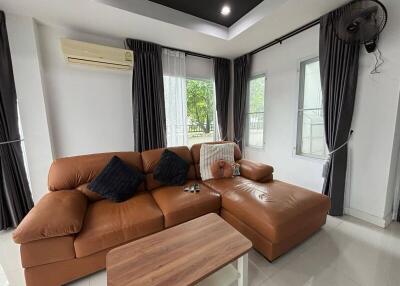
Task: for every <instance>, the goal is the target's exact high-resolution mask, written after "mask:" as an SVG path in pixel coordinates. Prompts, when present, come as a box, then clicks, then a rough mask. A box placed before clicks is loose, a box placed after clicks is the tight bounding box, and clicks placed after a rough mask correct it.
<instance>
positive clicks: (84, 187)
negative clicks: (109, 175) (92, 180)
mask: <svg viewBox="0 0 400 286" xmlns="http://www.w3.org/2000/svg"><path fill="white" fill-rule="evenodd" d="M88 186H89V183H86V184H83V185H80V186H78V187H77V188H76V190H77V191H79V192H81V193H82V194H84V195H85V196H86V197H87V198H88V200H89V201H90V202H97V201H100V200H103V199H104V198H103V197H102V196H100V195H99V194H98V193H95V192H93V191H92V190H90V189H89V187H88Z"/></svg>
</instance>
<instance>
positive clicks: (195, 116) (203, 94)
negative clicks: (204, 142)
mask: <svg viewBox="0 0 400 286" xmlns="http://www.w3.org/2000/svg"><path fill="white" fill-rule="evenodd" d="M186 94H187V115H188V117H189V119H190V121H191V124H194V125H195V126H197V128H198V129H199V130H201V131H202V132H204V133H210V131H211V126H212V124H213V117H214V100H213V84H212V81H211V80H194V79H187V80H186Z"/></svg>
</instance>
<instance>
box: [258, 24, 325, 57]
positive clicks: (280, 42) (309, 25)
mask: <svg viewBox="0 0 400 286" xmlns="http://www.w3.org/2000/svg"><path fill="white" fill-rule="evenodd" d="M320 22H321V19H320V18H318V19H315V20H314V21H311V22H309V23H307V24H305V25H303V26H301V27H299V28H297V29H296V30H293V31H291V32H289V33H287V34H285V35H283V36H282V37H279V38H277V39H276V40H273V41H272V42H269V43H267V44H265V45H263V46H261V47H259V48H257V49H255V50H253V51H251V52H250V55H254V54H257V53H258V52H261V51H263V50H265V49H268V48H270V47H272V46H275V45H276V44H282V42H283V41H285V40H287V39H289V38H291V37H293V36H295V35H297V34H300V33H301V32H304V31H306V30H308V29H310V28H312V27H314V26H316V25H318V24H319V23H320Z"/></svg>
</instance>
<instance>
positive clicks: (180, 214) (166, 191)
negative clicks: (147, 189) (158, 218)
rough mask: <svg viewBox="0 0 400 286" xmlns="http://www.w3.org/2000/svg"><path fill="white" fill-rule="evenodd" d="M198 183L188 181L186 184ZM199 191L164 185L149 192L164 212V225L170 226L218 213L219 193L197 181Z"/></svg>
mask: <svg viewBox="0 0 400 286" xmlns="http://www.w3.org/2000/svg"><path fill="white" fill-rule="evenodd" d="M192 183H198V182H196V181H188V183H187V184H188V185H189V184H192ZM199 185H200V192H198V193H189V192H185V191H183V188H184V187H181V186H164V187H160V188H157V189H154V190H153V191H152V192H151V193H152V195H153V198H154V200H155V201H156V202H157V204H158V206H159V207H160V209H161V210H162V212H163V214H164V224H165V227H171V226H174V225H177V224H180V223H183V222H185V221H189V220H191V219H194V218H197V217H199V216H202V215H205V214H208V213H212V212H215V213H219V210H220V208H221V198H220V195H219V194H218V193H217V192H215V191H213V190H211V189H210V188H208V187H206V186H205V185H204V184H201V183H199Z"/></svg>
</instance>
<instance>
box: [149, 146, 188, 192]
mask: <svg viewBox="0 0 400 286" xmlns="http://www.w3.org/2000/svg"><path fill="white" fill-rule="evenodd" d="M188 170H189V164H188V162H186V161H185V160H184V159H182V158H181V157H179V156H178V155H177V154H175V153H174V152H172V151H170V150H168V149H165V151H164V152H163V153H162V155H161V159H160V161H159V163H158V165H157V167H156V168H155V170H154V179H156V180H157V181H159V182H160V183H161V184H163V185H167V186H182V185H184V184H185V183H186V181H187V173H188Z"/></svg>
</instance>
